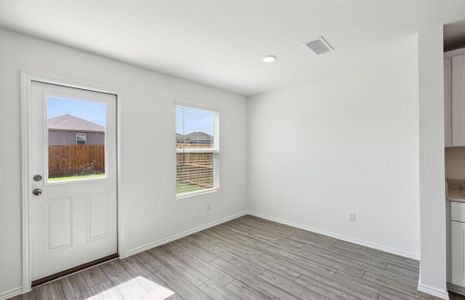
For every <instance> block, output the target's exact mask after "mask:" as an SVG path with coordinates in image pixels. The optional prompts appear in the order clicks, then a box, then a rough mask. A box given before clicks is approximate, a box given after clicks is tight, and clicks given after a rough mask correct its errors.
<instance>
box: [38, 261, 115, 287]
mask: <svg viewBox="0 0 465 300" xmlns="http://www.w3.org/2000/svg"><path fill="white" fill-rule="evenodd" d="M115 258H119V255H118V253H115V254H111V255H108V256H105V257H102V258H99V259H96V260H93V261H91V262H88V263H85V264H82V265H79V266H76V267H72V268H70V269H67V270H64V271H61V272H58V273H55V274H52V275H48V276H45V277H43V278H40V279H37V280H34V281H32V284H31V287H35V286H38V285H41V284H44V283H47V282H50V281H53V280H55V279H58V278H61V277H65V276H68V275H70V274H72V273H76V272H79V271H82V270H84V269H88V268H90V267H94V266H96V265H99V264H102V263H105V262H108V261H110V260H113V259H115Z"/></svg>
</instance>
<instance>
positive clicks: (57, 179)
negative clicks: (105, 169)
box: [48, 173, 105, 182]
mask: <svg viewBox="0 0 465 300" xmlns="http://www.w3.org/2000/svg"><path fill="white" fill-rule="evenodd" d="M104 176H105V174H104V173H100V174H89V175H73V176H63V177H52V178H49V179H48V182H59V181H70V180H79V179H91V178H101V177H104Z"/></svg>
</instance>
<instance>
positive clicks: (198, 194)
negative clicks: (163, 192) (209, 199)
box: [176, 188, 218, 199]
mask: <svg viewBox="0 0 465 300" xmlns="http://www.w3.org/2000/svg"><path fill="white" fill-rule="evenodd" d="M217 191H218V188H213V189H208V190H202V191H198V192H188V193H182V194H179V195H176V199H185V198H192V197H195V196H201V195H205V194H211V193H215V192H217Z"/></svg>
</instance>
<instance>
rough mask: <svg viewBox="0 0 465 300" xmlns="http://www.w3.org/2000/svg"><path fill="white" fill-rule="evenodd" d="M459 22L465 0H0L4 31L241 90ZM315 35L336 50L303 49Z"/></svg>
mask: <svg viewBox="0 0 465 300" xmlns="http://www.w3.org/2000/svg"><path fill="white" fill-rule="evenodd" d="M460 19H465V0H390V1H388V0H357V1H356V0H326V1H323V0H320V1H317V0H313V1H312V0H307V1H304V0H301V1H293V0H242V1H240V0H236V1H234V0H229V1H228V0H203V1H200V0H184V1H180V0H163V1H161V0H151V1H149V0H147V1H143V0H119V1H118V0H80V1H77V0H41V1H37V0H0V26H3V27H5V28H9V29H12V30H15V31H19V32H24V33H28V34H32V35H36V36H39V37H42V38H45V39H48V40H52V41H55V42H59V43H62V44H65V45H69V46H73V47H76V48H80V49H84V50H87V51H91V52H95V53H98V54H101V55H105V56H109V57H112V58H115V59H118V60H121V61H125V62H129V63H133V64H136V65H140V66H144V67H146V68H150V69H154V70H157V71H161V72H164V73H168V74H171V75H175V76H178V77H182V78H186V79H190V80H193V81H196V82H201V83H204V84H208V85H212V86H216V87H220V88H223V89H227V90H230V91H235V92H238V93H242V94H245V95H251V94H256V93H262V92H266V91H270V90H273V89H277V88H281V87H285V86H289V85H294V84H298V83H301V82H304V81H309V80H318V79H321V78H324V77H327V76H331V74H334V72H342V71H343V70H345V69H348V68H353V67H356V66H357V65H359V64H360V63H363V62H364V61H369V60H373V59H378V56H381V55H379V50H380V49H383V48H386V47H389V46H391V47H392V45H393V44H395V43H396V42H397V41H399V40H400V39H402V38H404V37H405V36H408V35H410V34H412V33H414V32H416V31H418V30H419V28H422V27H424V26H427V25H431V24H442V23H446V22H452V21H457V20H460ZM319 35H324V36H325V37H326V39H327V40H328V41H329V42H330V43H331V44H332V45H333V46H334V48H335V49H336V51H335V52H332V53H329V54H325V55H322V56H316V55H314V54H313V53H312V52H311V51H309V50H308V49H307V48H306V47H305V46H304V44H305V42H308V41H310V40H312V39H314V38H316V37H318V36H319ZM266 54H274V55H276V56H277V57H278V61H277V62H276V63H274V64H265V63H263V62H262V60H261V58H262V56H264V55H266ZM379 58H380V57H379Z"/></svg>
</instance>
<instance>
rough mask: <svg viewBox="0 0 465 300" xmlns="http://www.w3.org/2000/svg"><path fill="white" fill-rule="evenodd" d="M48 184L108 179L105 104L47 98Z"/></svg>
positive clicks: (54, 97)
mask: <svg viewBox="0 0 465 300" xmlns="http://www.w3.org/2000/svg"><path fill="white" fill-rule="evenodd" d="M46 104H47V130H48V147H47V152H48V154H47V157H48V162H47V165H48V171H47V173H48V181H47V182H48V183H54V182H61V181H75V180H80V179H93V178H102V177H105V132H106V129H105V127H106V121H107V117H106V116H107V107H106V104H105V103H102V102H96V101H87V100H78V99H73V98H63V97H58V96H52V95H50V96H47V102H46Z"/></svg>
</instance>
